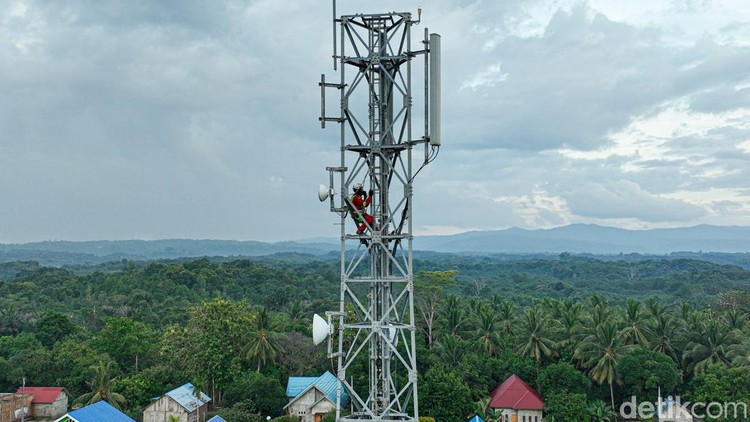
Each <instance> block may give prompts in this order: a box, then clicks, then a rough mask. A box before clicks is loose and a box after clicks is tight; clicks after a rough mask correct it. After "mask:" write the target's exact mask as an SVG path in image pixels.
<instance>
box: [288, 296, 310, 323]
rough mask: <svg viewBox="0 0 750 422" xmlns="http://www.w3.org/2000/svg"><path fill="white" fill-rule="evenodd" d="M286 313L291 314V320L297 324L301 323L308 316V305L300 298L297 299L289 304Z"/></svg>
mask: <svg viewBox="0 0 750 422" xmlns="http://www.w3.org/2000/svg"><path fill="white" fill-rule="evenodd" d="M286 313H287V315H289V320H290V321H292V322H293V323H295V324H296V323H301V322H302V321H304V320H305V318H307V310H306V306H305V304H304V303H303V302H302V301H301V300H299V299H296V300H294V301H292V303H290V304H289V306H288V307H287V308H286Z"/></svg>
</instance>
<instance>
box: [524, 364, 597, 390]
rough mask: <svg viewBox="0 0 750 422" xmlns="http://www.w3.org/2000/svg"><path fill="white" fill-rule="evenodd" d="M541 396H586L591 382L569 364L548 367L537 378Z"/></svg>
mask: <svg viewBox="0 0 750 422" xmlns="http://www.w3.org/2000/svg"><path fill="white" fill-rule="evenodd" d="M537 385H538V386H539V394H541V395H542V396H546V395H547V394H550V393H562V392H566V391H567V392H570V393H580V394H586V393H587V392H588V390H589V387H591V382H590V381H589V379H588V378H586V376H585V375H583V374H582V373H581V372H580V371H579V370H577V369H576V368H575V367H574V366H573V365H571V364H569V363H567V362H561V363H554V364H552V365H547V366H546V367H545V368H544V369H542V370H541V371H540V372H539V376H538V377H537Z"/></svg>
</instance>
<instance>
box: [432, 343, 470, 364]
mask: <svg viewBox="0 0 750 422" xmlns="http://www.w3.org/2000/svg"><path fill="white" fill-rule="evenodd" d="M468 347H469V344H468V343H467V342H466V341H464V340H462V339H460V338H458V337H454V336H450V335H447V336H445V337H443V339H442V340H440V342H439V343H438V344H437V346H436V347H435V353H437V355H438V357H439V358H440V362H441V363H442V364H444V365H446V366H448V367H451V368H455V367H457V366H458V365H460V364H461V362H462V361H463V359H464V356H465V355H466V352H467V350H468Z"/></svg>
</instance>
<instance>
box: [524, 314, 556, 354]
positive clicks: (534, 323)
mask: <svg viewBox="0 0 750 422" xmlns="http://www.w3.org/2000/svg"><path fill="white" fill-rule="evenodd" d="M547 325H548V320H547V319H546V318H545V317H544V316H543V315H542V313H541V311H540V310H539V309H537V308H529V309H527V310H526V312H524V314H523V318H522V319H521V327H520V329H519V336H520V338H521V343H520V344H519V345H518V347H517V348H516V351H517V352H518V353H519V354H521V356H528V357H530V358H532V359H535V360H536V361H541V360H542V359H543V358H549V357H552V356H554V355H556V354H557V344H556V343H555V342H554V340H552V339H551V338H549V337H547Z"/></svg>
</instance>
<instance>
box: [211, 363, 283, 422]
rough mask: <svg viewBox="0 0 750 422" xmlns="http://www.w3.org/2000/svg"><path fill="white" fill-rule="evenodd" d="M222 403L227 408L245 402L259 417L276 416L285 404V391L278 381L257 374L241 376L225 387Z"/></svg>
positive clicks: (250, 373)
mask: <svg viewBox="0 0 750 422" xmlns="http://www.w3.org/2000/svg"><path fill="white" fill-rule="evenodd" d="M224 402H225V404H226V405H228V406H233V405H234V404H236V403H240V402H245V403H246V404H251V405H252V408H253V409H254V411H255V412H259V413H260V414H261V416H267V415H274V414H278V413H279V411H280V410H281V409H282V408H283V407H284V405H286V404H287V402H288V400H287V397H286V390H285V389H284V387H283V386H282V385H281V383H280V382H279V380H277V379H275V378H271V377H267V376H265V375H263V374H259V373H257V372H248V373H245V374H243V375H242V376H241V377H240V378H239V379H238V380H237V381H235V382H234V383H232V384H231V385H230V386H229V387H227V390H226V393H225V395H224Z"/></svg>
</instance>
